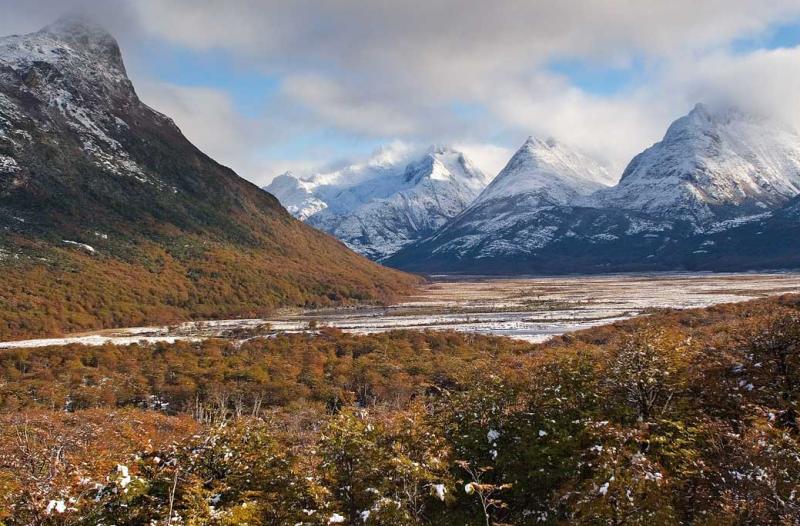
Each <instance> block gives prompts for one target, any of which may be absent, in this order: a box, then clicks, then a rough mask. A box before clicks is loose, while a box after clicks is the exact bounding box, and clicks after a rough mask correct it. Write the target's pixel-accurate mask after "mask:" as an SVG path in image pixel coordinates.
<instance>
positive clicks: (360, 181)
mask: <svg viewBox="0 0 800 526" xmlns="http://www.w3.org/2000/svg"><path fill="white" fill-rule="evenodd" d="M408 153H409V152H408V150H402V149H401V150H399V151H398V149H397V148H392V149H390V148H387V149H384V150H381V151H380V152H379V153H378V154H377V155H376V156H375V157H373V158H372V159H370V160H369V161H368V162H366V163H362V164H356V165H352V166H347V167H345V168H342V169H339V170H335V171H331V172H325V173H320V174H315V175H313V176H310V177H305V178H298V177H295V176H293V175H291V174H284V175H282V176H279V177H277V178H276V179H275V180H274V181H273V182H272V183H271V184H270V185H269V186H267V187H266V188H265V190H266V191H268V192H270V193H272V194H273V195H275V196H276V197H277V198H278V199H279V200H280V201H281V203H282V204H283V205H284V206H285V207H286V208H287V210H289V212H291V213H292V214H294V215H295V217H298V218H300V219H303V220H305V221H307V222H308V223H309V224H311V225H313V226H315V227H317V228H320V229H321V230H324V231H326V232H329V233H331V234H332V235H334V236H336V237H337V238H339V239H341V240H342V241H344V242H345V243H346V244H347V245H348V246H349V247H351V248H352V249H354V250H356V251H357V252H360V253H362V254H364V255H367V256H369V257H371V258H373V259H377V260H380V259H382V258H385V257H387V256H389V255H391V254H393V253H394V252H396V251H397V250H399V249H400V248H402V247H403V246H405V245H407V244H409V243H411V242H413V241H415V240H417V239H420V238H422V237H425V236H427V235H430V234H431V233H433V232H434V231H435V230H436V229H438V228H439V227H441V226H442V225H443V224H444V223H445V222H446V221H447V220H448V219H450V218H452V217H454V216H455V215H457V214H458V213H459V212H461V211H462V210H463V209H464V208H465V207H466V206H467V205H468V204H469V203H470V202H472V200H473V199H474V198H475V197H476V196H477V195H478V193H479V192H480V191H481V190H482V189H483V188H484V187H485V186H486V183H487V182H488V181H487V178H486V176H485V175H484V174H483V173H482V172H481V171H480V170H479V169H477V168H476V167H475V166H474V165H473V164H472V163H471V162H470V161H469V159H467V158H466V156H464V154H463V153H461V152H458V151H455V150H453V149H451V148H446V147H432V148H431V149H430V150H429V151H428V152H427V153H426V154H425V155H424V156H423V157H422V158H421V159H417V160H414V161H412V162H408Z"/></svg>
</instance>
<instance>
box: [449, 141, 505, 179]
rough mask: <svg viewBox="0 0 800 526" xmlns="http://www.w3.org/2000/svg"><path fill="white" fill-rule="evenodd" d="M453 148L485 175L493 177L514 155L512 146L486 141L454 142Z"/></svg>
mask: <svg viewBox="0 0 800 526" xmlns="http://www.w3.org/2000/svg"><path fill="white" fill-rule="evenodd" d="M453 148H455V149H456V150H459V151H462V152H464V154H465V155H466V156H467V157H468V158H469V159H470V160H471V161H472V162H473V163H474V164H475V166H477V167H478V168H479V169H480V170H481V171H482V172H483V173H485V174H486V175H487V176H489V177H491V178H494V176H496V175H497V174H498V173H500V170H502V169H503V168H504V167H505V165H506V164H507V163H508V160H509V159H510V158H511V156H512V155H514V149H513V148H506V147H505V146H498V145H496V144H487V143H455V144H453Z"/></svg>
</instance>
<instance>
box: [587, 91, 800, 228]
mask: <svg viewBox="0 0 800 526" xmlns="http://www.w3.org/2000/svg"><path fill="white" fill-rule="evenodd" d="M798 144H800V136H799V135H798V134H797V133H796V132H795V131H793V130H791V129H788V128H786V127H785V126H783V125H782V124H781V123H779V122H777V121H773V120H772V119H770V118H768V117H767V116H764V115H759V114H758V113H752V112H749V111H743V110H742V109H740V108H738V107H736V106H733V105H725V104H720V105H713V106H712V105H708V104H703V103H698V104H696V105H695V106H694V108H693V109H692V110H691V111H690V112H689V113H688V114H687V115H684V116H683V117H680V118H679V119H677V120H675V121H674V122H673V123H672V124H671V125H670V126H669V128H668V129H667V133H666V134H665V135H664V138H663V139H662V140H661V141H660V142H658V143H656V144H654V145H653V146H651V147H650V148H648V149H646V150H645V151H643V152H642V153H640V154H639V155H637V156H636V157H634V158H633V160H631V162H630V163H629V164H628V166H627V167H626V168H625V171H624V172H623V174H622V179H621V180H620V184H619V185H618V187H616V188H614V189H611V190H609V191H607V192H605V194H604V195H603V196H601V198H602V200H603V201H604V202H605V204H606V206H610V207H620V208H628V209H634V210H640V211H644V212H648V213H653V214H656V215H659V216H663V217H670V218H681V219H688V220H690V221H695V222H703V221H707V220H710V219H714V218H715V217H722V218H725V217H727V216H729V215H731V214H733V215H742V214H745V213H756V212H759V211H763V210H769V209H773V208H775V207H779V206H781V205H782V204H783V203H784V202H785V201H786V200H787V199H789V198H791V197H793V196H794V195H796V194H797V193H798V191H800V148H798V146H797V145H798Z"/></svg>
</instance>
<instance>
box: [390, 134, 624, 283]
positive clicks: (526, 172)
mask: <svg viewBox="0 0 800 526" xmlns="http://www.w3.org/2000/svg"><path fill="white" fill-rule="evenodd" d="M609 182H610V178H609V175H608V172H607V171H606V170H605V168H603V167H602V166H601V165H600V164H599V163H597V162H596V161H594V160H592V159H591V158H590V157H588V156H586V155H585V154H583V153H581V152H578V151H576V150H573V149H571V148H569V147H568V146H566V145H563V144H560V143H558V142H556V141H554V140H552V139H551V140H547V141H542V140H539V139H535V138H533V137H531V138H529V139H528V140H527V141H526V142H525V144H523V145H522V147H520V149H519V150H518V151H517V152H516V153H515V154H514V156H513V157H512V158H511V160H510V161H509V162H508V164H507V165H506V167H505V168H504V169H503V170H502V171H501V172H500V173H499V174H498V175H497V177H496V178H495V179H494V181H492V182H491V184H489V186H487V187H486V189H485V190H484V191H483V192H481V194H480V195H479V196H478V197H477V199H475V201H474V202H473V203H472V204H471V205H470V206H469V207H467V208H466V209H465V210H464V211H463V212H462V213H461V214H459V215H458V216H456V217H455V218H454V219H453V220H452V221H450V222H449V223H447V225H445V226H444V227H443V228H442V229H441V230H439V231H438V232H436V233H435V234H434V235H433V236H431V237H430V238H429V239H426V240H424V241H421V242H420V243H418V244H415V245H413V246H411V247H409V249H408V251H401V252H400V253H398V254H397V255H396V256H395V257H392V258H390V259H388V260H387V262H388V263H389V264H391V265H396V264H399V265H410V266H412V267H414V268H426V267H425V263H424V261H431V262H433V261H436V262H437V263H436V268H437V269H440V268H447V266H448V264H449V263H448V262H452V263H453V264H455V262H456V261H459V262H463V263H459V264H458V267H459V269H462V270H463V269H464V267H465V266H467V267H468V266H469V264H470V263H468V262H471V261H473V262H474V261H475V260H481V259H487V258H488V259H492V258H495V257H501V258H510V257H517V256H519V255H523V254H529V253H532V252H535V251H536V250H538V249H540V248H541V247H543V246H545V245H546V244H548V243H549V242H550V240H551V239H552V236H553V235H554V234H555V232H556V231H557V230H558V228H557V227H555V226H554V225H550V224H548V221H549V219H547V218H550V217H551V216H549V215H547V214H546V212H547V211H548V210H553V209H558V208H561V207H568V206H569V205H577V204H579V203H580V202H581V201H582V200H583V199H584V198H585V197H586V196H588V195H590V194H591V193H593V192H594V191H596V190H598V189H600V188H603V187H604V186H605V185H606V184H608V183H609ZM417 259H419V260H420V261H414V260H417ZM417 265H420V266H417Z"/></svg>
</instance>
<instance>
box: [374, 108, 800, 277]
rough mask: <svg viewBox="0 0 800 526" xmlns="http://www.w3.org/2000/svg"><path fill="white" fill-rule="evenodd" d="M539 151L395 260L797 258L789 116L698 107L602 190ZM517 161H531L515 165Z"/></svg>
mask: <svg viewBox="0 0 800 526" xmlns="http://www.w3.org/2000/svg"><path fill="white" fill-rule="evenodd" d="M528 150H530V151H533V152H536V151H541V152H546V149H544V148H543V147H539V148H538V150H537V148H533V147H529V148H528ZM530 151H529V152H526V151H522V152H521V153H522V154H524V155H522V157H521V159H522V160H525V161H526V162H520V161H515V160H514V159H512V161H511V162H510V163H509V167H508V168H507V169H506V170H504V172H505V173H504V174H501V175H499V176H498V177H497V179H495V181H494V182H493V183H492V184H491V185H489V187H487V189H486V190H485V191H484V192H483V193H482V194H481V196H479V197H478V199H476V201H475V202H474V203H473V204H472V205H471V206H470V207H469V208H468V209H466V210H465V211H464V212H463V213H462V214H460V215H459V216H457V217H456V218H455V219H453V220H452V221H451V222H449V223H448V224H447V225H445V227H443V228H442V229H441V230H440V231H439V232H437V233H436V234H434V235H433V236H431V237H429V238H427V239H425V240H422V241H419V242H417V243H415V244H413V245H410V246H408V247H406V248H405V249H404V250H402V251H400V252H399V253H397V254H395V255H394V256H393V257H392V258H390V259H388V260H387V261H386V263H387V264H389V265H392V266H395V267H397V268H403V269H407V270H414V271H418V272H464V273H477V274H519V273H528V274H537V273H547V274H561V273H574V272H622V271H649V270H746V269H758V268H762V269H763V268H787V267H798V266H800V241H798V240H799V239H800V212H799V211H800V201H798V199H800V197H793V196H797V194H798V188H800V178H799V177H800V175H799V174H800V171H799V170H798V167H800V163H799V162H798V160H800V138H798V136H797V135H796V134H794V132H792V131H791V130H787V129H785V128H783V127H781V126H780V125H777V124H775V123H770V122H767V121H765V120H763V119H758V118H755V117H752V116H747V115H745V114H743V113H742V112H740V111H737V110H727V111H725V112H721V113H720V112H717V113H712V112H710V110H708V109H707V108H706V107H705V106H703V105H698V106H697V107H696V108H695V109H694V110H693V111H692V112H691V113H690V114H689V115H688V116H686V117H683V118H681V119H678V120H677V121H676V122H675V123H673V125H672V126H671V127H670V129H669V131H668V132H667V134H666V136H665V139H664V141H662V142H661V143H658V144H656V145H654V146H653V147H652V148H649V149H648V150H646V151H645V152H643V153H642V154H640V155H638V156H637V157H636V158H635V159H634V160H633V161H632V162H631V163H630V165H629V166H628V168H627V169H626V171H625V174H624V176H623V178H622V180H621V181H620V183H619V184H618V185H617V186H615V187H611V188H603V189H601V190H599V191H596V192H594V193H589V191H587V189H586V186H585V185H582V184H577V183H576V180H575V179H574V177H573V178H570V177H558V176H557V175H555V173H557V172H558V170H547V171H546V175H544V176H541V175H540V174H539V171H541V170H537V169H533V168H531V167H536V168H541V166H542V165H543V164H544V163H539V162H538V159H539V158H541V157H545V155H538V156H537V155H532V154H530ZM519 155H520V154H517V156H519ZM517 156H515V158H516V157H517ZM531 158H532V159H534V161H531V160H530V159H531ZM517 165H519V166H521V167H528V168H523V169H510V168H512V167H514V166H517ZM546 166H548V167H552V166H553V165H552V164H549V165H546ZM567 166H569V165H567ZM561 172H563V173H574V172H569V171H568V170H566V168H562V169H561ZM577 172H578V173H586V174H591V173H595V172H593V171H592V170H591V169H590V168H589V167H587V168H585V169H583V170H577ZM516 173H522V174H528V177H526V178H523V180H522V181H519V180H518V177H516V176H515V174H516ZM511 176H513V177H511ZM590 179H591V180H592V181H595V182H607V180H605V181H603V180H602V179H601V178H599V177H598V176H597V175H594V176H592V177H590ZM565 185H566V187H565ZM570 185H571V186H570ZM526 189H528V191H526ZM581 189H582V190H583V191H582V192H581V191H580V190H581Z"/></svg>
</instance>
